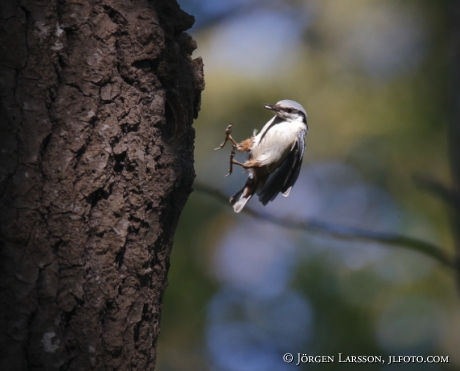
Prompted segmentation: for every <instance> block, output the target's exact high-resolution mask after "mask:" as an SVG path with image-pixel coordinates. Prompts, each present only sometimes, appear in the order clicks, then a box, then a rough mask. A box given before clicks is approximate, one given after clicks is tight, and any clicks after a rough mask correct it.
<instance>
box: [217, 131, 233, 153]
mask: <svg viewBox="0 0 460 371" xmlns="http://www.w3.org/2000/svg"><path fill="white" fill-rule="evenodd" d="M231 132H232V124H230V125H228V126H227V129H225V139H224V141H223V142H222V144H221V145H220V146H219V147H217V148H214V151H217V150H218V149H221V148H223V147H224V146H225V145H226V144H227V142H228V141H229V140H230V141H231V142H232V143H233V142H234V140H233V138H232V137H231V136H230V134H231Z"/></svg>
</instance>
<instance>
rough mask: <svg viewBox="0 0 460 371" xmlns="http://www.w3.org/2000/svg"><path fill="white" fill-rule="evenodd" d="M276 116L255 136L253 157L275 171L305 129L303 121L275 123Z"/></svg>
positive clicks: (271, 170)
mask: <svg viewBox="0 0 460 371" xmlns="http://www.w3.org/2000/svg"><path fill="white" fill-rule="evenodd" d="M274 119H275V118H273V119H272V120H270V121H269V122H267V124H265V126H264V127H263V128H262V130H261V132H260V133H259V134H258V135H256V136H255V138H254V145H253V146H252V149H251V158H252V159H254V160H256V161H258V162H260V163H261V165H262V166H267V167H268V171H269V172H270V173H271V172H273V171H274V170H275V169H276V168H278V166H280V164H281V163H282V162H283V161H284V159H285V158H286V157H287V155H288V154H289V152H291V150H292V148H293V146H294V144H295V142H296V140H297V135H298V133H299V132H300V131H302V130H305V124H304V123H303V122H302V121H300V120H299V121H281V122H278V123H276V124H273V121H274Z"/></svg>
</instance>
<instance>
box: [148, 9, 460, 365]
mask: <svg viewBox="0 0 460 371" xmlns="http://www.w3.org/2000/svg"><path fill="white" fill-rule="evenodd" d="M178 2H179V4H180V5H181V7H182V8H183V9H184V10H185V11H187V12H188V13H190V14H192V15H194V16H195V18H196V23H195V26H194V27H193V28H192V29H191V30H190V34H191V35H192V36H193V37H194V39H195V40H196V41H197V43H198V49H197V50H196V51H195V52H194V57H197V56H201V57H202V58H203V60H204V64H205V79H206V89H205V91H204V92H203V95H202V108H201V112H200V116H199V118H198V119H197V120H196V121H195V123H194V127H195V129H196V149H195V156H196V157H195V159H196V164H195V167H196V173H197V178H196V182H198V183H200V184H205V185H208V186H212V187H215V188H218V189H220V190H221V191H222V192H223V193H225V194H226V195H228V196H231V195H232V194H233V193H235V192H236V191H237V190H239V189H240V188H241V187H242V185H243V183H244V182H245V179H246V175H245V174H244V173H242V172H241V171H240V169H239V168H236V169H234V173H233V174H232V175H231V176H230V177H228V178H225V177H224V176H225V174H226V173H227V170H228V158H229V154H230V146H229V145H227V147H225V148H224V149H222V150H220V151H216V152H215V151H214V148H215V147H217V146H218V145H219V144H220V143H221V142H222V140H223V138H224V130H225V128H226V127H227V125H228V124H230V123H232V124H233V136H234V138H235V139H237V140H243V139H245V138H247V137H249V136H250V135H251V134H252V132H253V129H256V128H257V129H261V127H262V126H263V125H264V124H265V122H267V121H268V120H269V119H270V118H271V114H270V112H268V111H267V110H265V109H264V108H263V105H262V104H263V103H276V102H277V101H279V100H282V99H292V100H296V101H298V102H299V103H301V104H302V105H303V106H304V107H305V109H306V110H307V112H308V117H309V127H310V132H309V135H308V136H307V150H306V156H305V158H304V164H303V168H302V171H301V174H300V177H299V179H298V181H297V183H296V185H295V187H294V188H293V191H292V192H291V195H290V196H289V197H288V198H284V197H281V196H279V197H278V198H277V199H276V200H275V202H273V203H271V204H269V205H268V206H267V207H265V208H264V210H265V211H266V212H268V213H271V214H274V215H277V216H280V217H293V218H296V219H300V220H303V219H309V218H314V219H318V220H322V221H325V222H330V223H336V224H340V225H345V226H351V227H359V228H364V229H368V230H372V231H383V232H393V233H399V234H403V235H407V236H412V237H416V238H419V239H422V240H425V241H429V242H432V243H434V244H437V245H438V246H440V247H442V249H444V250H445V251H446V252H453V242H452V231H451V230H450V222H449V219H448V210H447V207H446V206H445V205H444V204H442V202H441V201H439V200H438V199H437V198H436V197H433V196H432V195H430V194H427V193H426V192H424V191H422V190H420V189H419V188H417V186H416V184H415V183H414V181H413V176H414V175H416V174H420V175H424V176H427V177H430V178H433V179H438V180H440V181H441V182H443V183H446V184H449V183H450V176H449V159H448V156H447V118H448V117H447V113H448V95H447V94H448V87H447V85H448V82H449V78H450V77H449V72H448V60H447V58H448V55H449V54H448V50H447V48H448V45H447V39H448V35H447V27H446V26H445V24H446V17H447V14H446V13H447V12H446V10H445V2H444V1H428V0H426V1H423V0H418V1H411V0H405V1H402V0H399V1H397V0H347V1H337V0H264V1H260V0H179V1H178ZM237 158H238V159H239V160H244V159H245V156H244V155H241V154H240V155H237ZM247 207H249V208H253V209H257V210H259V209H260V208H261V205H260V204H259V203H258V202H257V201H256V199H252V200H251V201H250V202H249V203H248V206H247ZM161 328H162V331H161V336H160V341H159V350H158V366H157V367H158V370H160V371H183V370H188V371H193V370H197V371H198V370H199V371H206V370H210V371H272V370H273V371H283V370H297V369H299V370H304V369H305V370H306V369H308V370H355V369H360V370H390V369H391V370H392V371H399V370H427V371H428V370H454V369H458V368H459V367H460V352H458V349H459V347H460V302H459V300H458V293H457V292H456V287H455V279H454V275H453V274H452V272H450V271H449V270H448V269H447V268H446V267H443V266H441V265H440V264H439V263H437V262H436V261H434V260H433V259H431V258H429V257H427V256H425V255H422V254H419V253H417V252H413V251H409V250H407V249H403V248H398V247H388V246H384V245H381V244H378V243H369V242H359V241H358V242H357V241H350V240H343V239H338V238H333V237H328V236H326V235H324V234H315V233H313V232H301V231H292V230H287V229H284V228H282V227H278V226H276V225H273V224H270V223H268V222H265V221H261V220H257V219H255V218H252V217H250V216H248V215H245V214H244V213H242V214H234V212H233V210H232V208H231V206H230V205H229V204H228V203H222V202H220V201H219V200H217V199H215V198H213V197H210V196H209V195H206V194H203V193H200V192H194V193H193V194H192V195H191V196H190V199H189V201H188V203H187V205H186V207H185V210H184V212H183V214H182V216H181V220H180V223H179V226H178V229H177V233H176V237H175V241H174V248H173V251H172V258H171V268H170V272H169V287H168V289H167V290H166V294H165V299H164V308H163V312H162V318H161ZM286 352H290V353H293V354H296V353H306V354H308V355H314V356H315V355H324V356H335V357H336V358H337V355H338V353H342V354H343V356H347V355H381V356H384V357H385V359H386V357H387V356H389V355H395V356H398V355H417V356H429V355H443V356H449V357H450V363H449V364H427V363H424V364H417V363H415V364H414V363H409V364H393V365H382V364H367V365H360V366H356V365H355V364H344V363H338V362H335V363H322V364H311V363H310V364H306V365H303V366H299V367H296V366H295V363H296V358H295V361H294V364H285V363H284V362H283V361H282V355H283V354H284V353H286ZM356 367H358V368H356Z"/></svg>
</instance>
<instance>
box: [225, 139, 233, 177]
mask: <svg viewBox="0 0 460 371" xmlns="http://www.w3.org/2000/svg"><path fill="white" fill-rule="evenodd" d="M233 157H235V146H233V149H232V152H230V168H229V169H228V174H227V175H225V177H228V176H229V175H231V174H232V172H233Z"/></svg>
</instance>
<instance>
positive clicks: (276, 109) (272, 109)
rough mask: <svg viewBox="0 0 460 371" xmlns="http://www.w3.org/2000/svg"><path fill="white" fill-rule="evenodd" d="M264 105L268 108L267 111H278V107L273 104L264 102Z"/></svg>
mask: <svg viewBox="0 0 460 371" xmlns="http://www.w3.org/2000/svg"><path fill="white" fill-rule="evenodd" d="M264 107H265V108H266V109H268V110H269V111H274V112H278V111H279V109H278V108H277V107H276V106H275V105H274V104H268V103H265V104H264Z"/></svg>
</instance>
